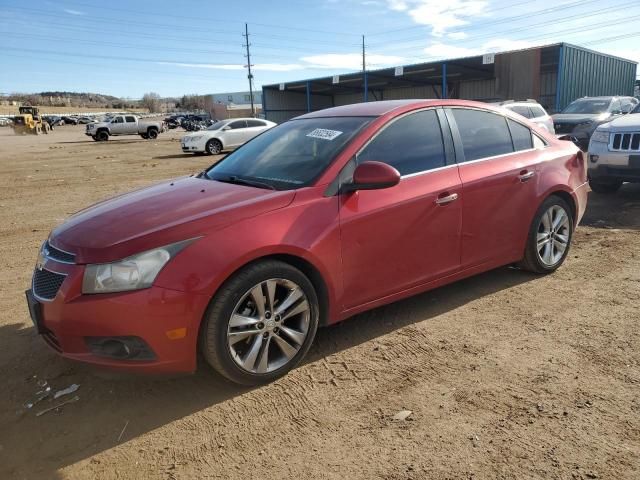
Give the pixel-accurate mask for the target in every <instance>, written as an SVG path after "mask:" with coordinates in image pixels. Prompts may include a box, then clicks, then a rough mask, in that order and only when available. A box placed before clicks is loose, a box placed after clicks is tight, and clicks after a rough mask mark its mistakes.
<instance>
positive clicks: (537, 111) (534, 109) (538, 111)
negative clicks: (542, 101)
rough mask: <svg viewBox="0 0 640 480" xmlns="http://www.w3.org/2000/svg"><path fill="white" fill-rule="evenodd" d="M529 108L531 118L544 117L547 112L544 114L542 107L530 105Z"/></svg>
mask: <svg viewBox="0 0 640 480" xmlns="http://www.w3.org/2000/svg"><path fill="white" fill-rule="evenodd" d="M529 108H530V109H531V113H532V114H533V116H532V118H538V117H545V116H546V115H547V112H545V111H544V109H543V108H542V107H538V106H537V105H532V106H531V107H529Z"/></svg>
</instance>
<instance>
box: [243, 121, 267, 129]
mask: <svg viewBox="0 0 640 480" xmlns="http://www.w3.org/2000/svg"><path fill="white" fill-rule="evenodd" d="M264 126H265V123H264V122H261V121H260V120H247V127H249V128H251V127H264Z"/></svg>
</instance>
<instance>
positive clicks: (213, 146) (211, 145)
mask: <svg viewBox="0 0 640 480" xmlns="http://www.w3.org/2000/svg"><path fill="white" fill-rule="evenodd" d="M206 149H207V153H208V154H209V155H219V154H220V152H221V151H222V143H220V140H218V139H217V138H212V139H211V140H209V141H208V142H207V147H206Z"/></svg>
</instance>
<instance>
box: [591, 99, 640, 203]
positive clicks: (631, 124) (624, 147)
mask: <svg viewBox="0 0 640 480" xmlns="http://www.w3.org/2000/svg"><path fill="white" fill-rule="evenodd" d="M588 175H589V185H591V189H592V190H593V191H594V192H596V193H613V192H615V191H617V190H618V189H619V188H620V186H622V183H623V182H636V183H637V182H640V104H638V105H637V106H636V107H635V109H634V110H633V111H631V113H629V114H628V115H624V116H620V117H617V118H614V119H613V120H612V121H610V122H607V123H603V124H602V125H600V126H599V127H598V128H597V129H596V131H595V132H594V133H593V135H592V136H591V140H590V142H589V170H588Z"/></svg>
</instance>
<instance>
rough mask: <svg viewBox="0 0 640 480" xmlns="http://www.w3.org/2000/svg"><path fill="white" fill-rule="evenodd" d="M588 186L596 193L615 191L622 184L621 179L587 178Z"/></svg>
mask: <svg viewBox="0 0 640 480" xmlns="http://www.w3.org/2000/svg"><path fill="white" fill-rule="evenodd" d="M589 186H590V187H591V190H593V191H594V192H596V193H615V192H617V191H618V190H619V189H620V187H621V186H622V180H589Z"/></svg>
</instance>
